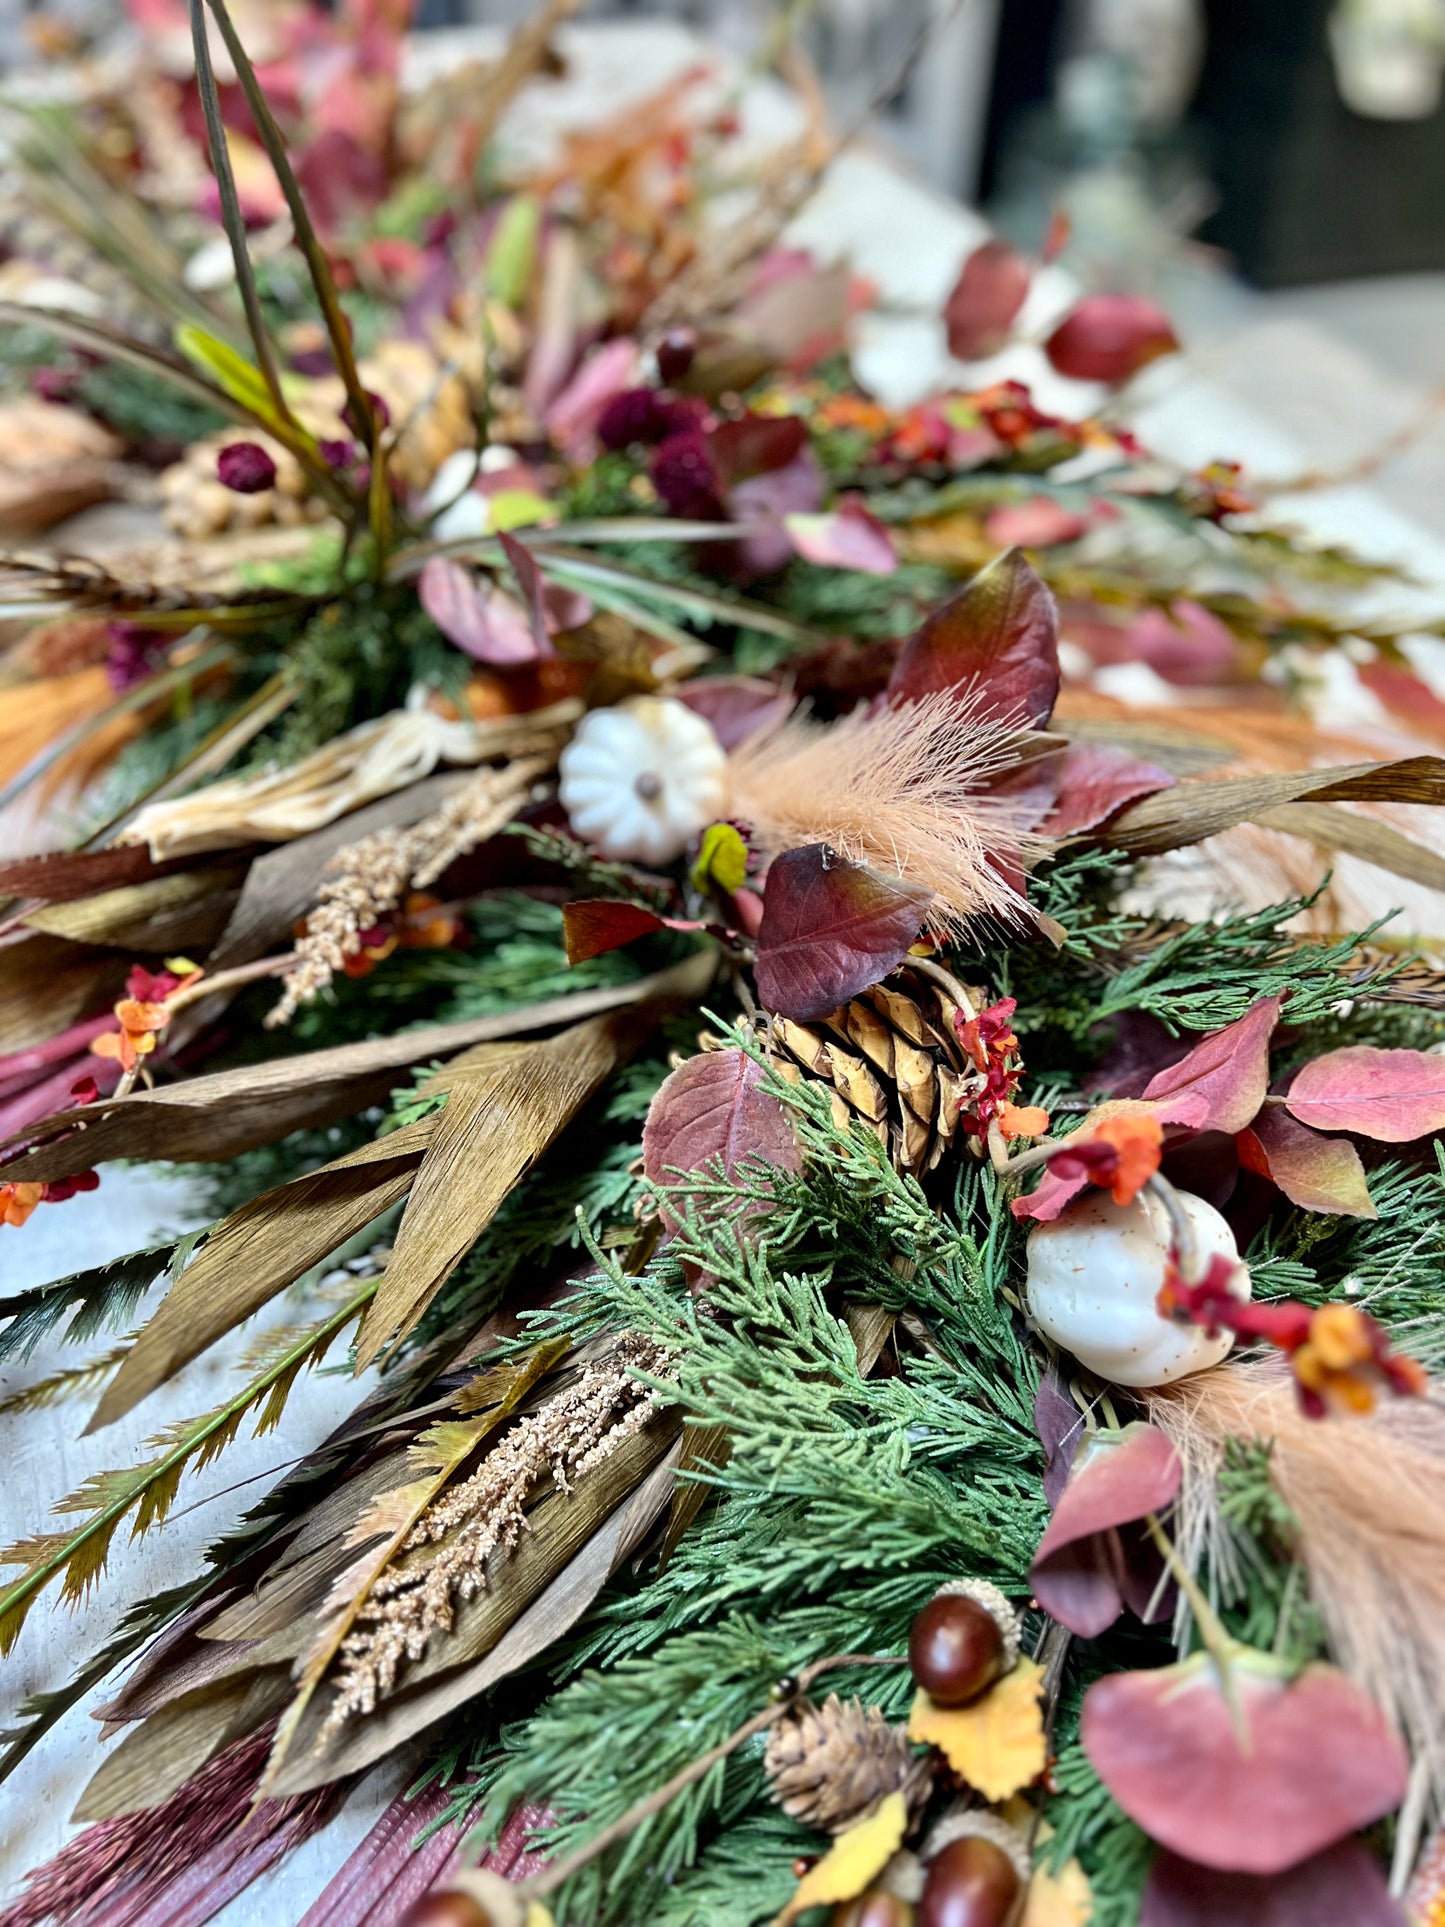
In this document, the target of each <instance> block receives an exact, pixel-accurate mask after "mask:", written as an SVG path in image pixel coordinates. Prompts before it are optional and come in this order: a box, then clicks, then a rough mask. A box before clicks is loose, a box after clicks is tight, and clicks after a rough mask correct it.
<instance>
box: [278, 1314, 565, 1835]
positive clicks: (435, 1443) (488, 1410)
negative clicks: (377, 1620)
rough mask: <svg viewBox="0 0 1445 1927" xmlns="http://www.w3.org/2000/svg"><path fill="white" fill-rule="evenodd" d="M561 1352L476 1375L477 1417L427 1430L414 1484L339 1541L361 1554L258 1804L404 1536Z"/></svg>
mask: <svg viewBox="0 0 1445 1927" xmlns="http://www.w3.org/2000/svg"><path fill="white" fill-rule="evenodd" d="M569 1349H570V1346H569V1344H568V1342H567V1341H566V1340H560V1341H557V1340H554V1341H550V1342H548V1343H546V1344H543V1345H539V1346H538V1347H537V1348H536V1350H535V1351H533V1352H531V1353H530V1354H529V1355H528V1356H527V1357H526V1358H524V1359H522V1360H521V1361H519V1363H517V1364H515V1365H505V1366H502V1367H499V1368H498V1369H497V1370H496V1371H493V1372H487V1373H484V1374H482V1376H481V1378H479V1379H478V1380H475V1381H474V1382H473V1384H472V1385H471V1386H469V1387H464V1388H463V1389H464V1390H465V1391H469V1392H471V1393H472V1394H473V1396H474V1397H475V1396H477V1395H478V1394H480V1393H482V1392H483V1391H484V1390H485V1392H486V1394H487V1398H488V1402H487V1404H486V1406H485V1408H484V1409H482V1410H481V1412H480V1415H479V1416H478V1417H476V1418H473V1419H471V1420H469V1421H468V1420H457V1419H443V1420H441V1421H439V1422H438V1423H437V1424H435V1425H431V1426H428V1427H427V1429H426V1430H425V1431H424V1432H423V1433H422V1434H421V1436H420V1437H419V1438H418V1439H417V1441H416V1443H415V1444H414V1445H413V1446H412V1447H411V1448H410V1450H409V1451H408V1453H407V1461H408V1464H409V1466H410V1468H411V1470H412V1471H413V1472H415V1473H416V1474H417V1475H418V1476H417V1477H415V1478H413V1479H412V1480H411V1481H410V1482H409V1483H408V1484H406V1485H402V1486H391V1487H388V1488H387V1489H386V1490H385V1491H382V1492H379V1493H378V1494H377V1495H376V1498H375V1499H374V1500H373V1502H372V1504H371V1505H370V1506H368V1507H367V1509H366V1511H365V1512H364V1513H363V1514H362V1516H361V1518H360V1519H359V1520H358V1521H357V1522H356V1524H355V1525H354V1526H353V1527H352V1529H351V1531H350V1532H348V1533H347V1535H346V1541H345V1543H346V1544H347V1545H348V1546H352V1547H361V1546H365V1547H368V1548H369V1549H368V1550H367V1551H366V1552H364V1553H363V1554H362V1556H361V1558H360V1559H358V1560H357V1561H355V1562H354V1563H353V1564H352V1565H350V1566H348V1568H347V1569H346V1571H345V1572H343V1573H342V1574H341V1576H340V1578H339V1579H338V1580H337V1581H336V1583H335V1584H334V1585H333V1587H332V1589H331V1592H330V1594H329V1595H328V1597H327V1601H326V1608H325V1610H326V1614H327V1616H326V1617H325V1618H324V1619H323V1621H322V1624H321V1627H320V1630H319V1631H318V1633H317V1636H316V1638H315V1639H314V1640H313V1642H312V1644H311V1646H310V1648H309V1650H308V1651H307V1652H306V1653H305V1655H304V1657H303V1659H302V1661H301V1664H300V1667H299V1669H298V1672H297V1683H298V1687H299V1690H298V1692H297V1694H296V1697H295V1698H294V1699H293V1700H292V1702H291V1704H290V1705H289V1706H288V1707H287V1709H286V1711H285V1712H284V1713H283V1714H282V1716H281V1719H280V1722H279V1723H278V1725H277V1727H276V1737H275V1739H274V1741H273V1742H272V1746H271V1756H270V1758H269V1759H268V1761H267V1762H266V1771H265V1773H264V1774H263V1775H262V1778H261V1786H260V1789H259V1795H260V1797H265V1796H266V1795H267V1794H268V1793H269V1792H270V1790H271V1787H272V1786H273V1785H274V1783H275V1781H276V1778H277V1776H278V1774H279V1773H280V1771H281V1766H282V1763H283V1762H284V1760H285V1758H286V1756H287V1754H288V1753H289V1752H290V1750H291V1743H292V1741H293V1740H294V1738H295V1737H296V1732H297V1729H298V1727H299V1726H300V1723H301V1719H302V1716H303V1715H304V1713H305V1711H306V1708H307V1707H308V1706H309V1705H310V1704H311V1700H312V1696H313V1695H314V1694H315V1692H316V1689H317V1687H318V1686H320V1684H321V1682H322V1680H323V1679H324V1678H325V1676H326V1673H327V1670H328V1669H329V1667H330V1665H331V1662H332V1661H333V1660H334V1659H335V1657H336V1655H337V1653H338V1652H339V1651H340V1648H341V1642H342V1640H343V1639H345V1637H346V1635H347V1634H348V1633H349V1632H350V1631H351V1628H352V1627H353V1626H354V1625H355V1624H356V1620H357V1617H358V1615H359V1614H360V1612H361V1610H362V1608H363V1607H364V1606H365V1604H366V1602H367V1600H368V1599H369V1598H370V1597H371V1591H372V1588H373V1586H374V1585H375V1584H376V1581H377V1580H378V1579H379V1578H380V1577H381V1574H382V1573H383V1572H384V1571H385V1570H386V1568H387V1566H388V1565H390V1563H391V1561H392V1560H393V1559H394V1558H395V1557H396V1555H397V1553H398V1552H399V1551H400V1550H401V1548H402V1545H403V1544H404V1542H405V1540H406V1537H407V1534H408V1533H409V1532H410V1531H411V1529H412V1527H413V1526H414V1525H415V1524H416V1522H417V1520H418V1519H420V1518H421V1516H422V1514H423V1513H424V1512H425V1511H426V1509H427V1507H428V1506H429V1505H430V1504H431V1502H432V1500H433V1499H434V1498H435V1497H436V1496H437V1494H438V1493H439V1492H440V1491H441V1489H442V1487H443V1486H444V1485H445V1484H446V1483H447V1481H448V1479H450V1478H451V1477H452V1475H453V1474H454V1473H455V1472H457V1471H458V1470H459V1469H460V1468H461V1466H462V1465H463V1464H465V1462H466V1460H467V1459H468V1458H470V1457H471V1455H472V1453H473V1452H474V1451H475V1449H476V1448H477V1446H478V1445H479V1444H480V1443H481V1441H482V1440H483V1439H484V1438H485V1437H486V1436H487V1434H488V1433H489V1432H492V1431H494V1430H495V1429H496V1427H497V1426H498V1425H500V1424H501V1422H502V1420H503V1419H504V1418H506V1417H508V1416H509V1415H510V1414H511V1413H512V1412H514V1411H515V1410H516V1408H517V1406H518V1405H519V1404H520V1402H521V1401H522V1399H523V1398H525V1397H526V1395H527V1393H528V1392H529V1391H530V1390H531V1389H532V1387H533V1386H534V1385H535V1384H536V1383H537V1382H538V1380H539V1379H540V1378H542V1377H543V1376H545V1374H546V1373H547V1372H549V1371H550V1370H551V1369H552V1367H553V1366H554V1365H555V1364H557V1363H558V1362H559V1361H560V1359H561V1358H562V1357H563V1356H564V1355H565V1354H566V1352H567V1351H568V1350H569ZM484 1381H485V1383H484ZM473 1409H475V1407H474V1408H473ZM378 1537H379V1538H380V1544H379V1545H373V1544H372V1543H371V1542H372V1541H373V1540H376V1539H377V1538H378Z"/></svg>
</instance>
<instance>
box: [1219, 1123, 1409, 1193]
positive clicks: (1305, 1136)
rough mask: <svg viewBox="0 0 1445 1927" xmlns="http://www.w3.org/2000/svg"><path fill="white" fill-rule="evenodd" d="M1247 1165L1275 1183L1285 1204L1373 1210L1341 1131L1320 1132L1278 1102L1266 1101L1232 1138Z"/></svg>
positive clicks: (1356, 1154)
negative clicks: (1333, 1134)
mask: <svg viewBox="0 0 1445 1927" xmlns="http://www.w3.org/2000/svg"><path fill="white" fill-rule="evenodd" d="M1235 1143H1236V1144H1237V1145H1238V1147H1239V1161H1240V1163H1241V1164H1242V1165H1244V1166H1245V1168H1246V1169H1247V1170H1250V1171H1257V1172H1258V1173H1259V1175H1260V1176H1261V1177H1264V1178H1269V1179H1270V1180H1271V1181H1272V1182H1273V1183H1275V1184H1277V1185H1278V1186H1279V1188H1280V1190H1281V1191H1283V1193H1284V1194H1285V1196H1286V1197H1287V1198H1288V1199H1289V1201H1290V1203H1291V1204H1297V1205H1299V1206H1300V1207H1301V1209H1302V1210H1305V1211H1328V1212H1332V1213H1334V1215H1335V1216H1337V1217H1342V1218H1374V1217H1377V1216H1378V1215H1379V1214H1378V1213H1377V1212H1376V1210H1375V1206H1374V1201H1373V1200H1372V1199H1371V1197H1370V1187H1369V1185H1368V1184H1366V1182H1365V1167H1364V1165H1363V1164H1361V1162H1360V1154H1359V1152H1358V1151H1357V1150H1356V1149H1355V1147H1354V1145H1353V1144H1351V1142H1350V1140H1349V1139H1348V1138H1347V1137H1321V1136H1320V1134H1319V1132H1318V1131H1312V1130H1311V1129H1310V1128H1309V1126H1308V1125H1307V1124H1301V1123H1300V1121H1299V1119H1298V1118H1294V1117H1291V1116H1290V1114H1289V1112H1288V1111H1287V1110H1286V1109H1285V1108H1284V1106H1283V1105H1282V1104H1266V1105H1265V1107H1264V1109H1263V1110H1262V1111H1261V1112H1260V1114H1259V1116H1258V1117H1257V1118H1256V1119H1255V1120H1254V1123H1253V1124H1252V1125H1251V1126H1250V1127H1249V1129H1248V1130H1246V1131H1241V1132H1240V1133H1239V1136H1238V1137H1237V1138H1236V1139H1235Z"/></svg>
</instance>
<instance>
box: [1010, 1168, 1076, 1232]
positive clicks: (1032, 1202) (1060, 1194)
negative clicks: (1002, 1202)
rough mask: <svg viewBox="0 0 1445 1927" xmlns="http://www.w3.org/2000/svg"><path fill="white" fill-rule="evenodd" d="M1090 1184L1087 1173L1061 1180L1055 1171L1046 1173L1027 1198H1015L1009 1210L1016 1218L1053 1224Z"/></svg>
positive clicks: (1035, 1222)
mask: <svg viewBox="0 0 1445 1927" xmlns="http://www.w3.org/2000/svg"><path fill="white" fill-rule="evenodd" d="M1088 1182H1089V1176H1088V1173H1087V1172H1086V1171H1080V1172H1078V1173H1077V1174H1076V1175H1075V1176H1074V1177H1069V1178H1061V1177H1059V1176H1058V1175H1057V1173H1055V1172H1053V1171H1047V1170H1046V1171H1045V1172H1044V1175H1043V1177H1042V1179H1041V1180H1040V1181H1039V1183H1038V1184H1036V1185H1035V1186H1034V1188H1033V1190H1032V1191H1030V1192H1029V1194H1028V1196H1027V1197H1023V1198H1015V1199H1014V1201H1013V1203H1012V1204H1011V1205H1010V1206H1009V1209H1010V1210H1011V1211H1012V1212H1013V1214H1014V1216H1015V1217H1016V1218H1024V1219H1028V1220H1029V1221H1030V1222H1032V1223H1033V1224H1052V1223H1053V1221H1054V1219H1055V1218H1057V1217H1058V1215H1059V1213H1060V1212H1061V1211H1062V1210H1063V1208H1064V1206H1065V1205H1066V1204H1067V1203H1068V1202H1069V1200H1070V1199H1071V1198H1076V1197H1077V1196H1078V1195H1079V1193H1080V1192H1081V1191H1082V1190H1083V1188H1084V1186H1085V1185H1086V1184H1087V1183H1088Z"/></svg>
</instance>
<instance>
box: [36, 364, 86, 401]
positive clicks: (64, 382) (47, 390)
mask: <svg viewBox="0 0 1445 1927" xmlns="http://www.w3.org/2000/svg"><path fill="white" fill-rule="evenodd" d="M30 386H31V388H32V390H33V391H34V392H35V393H36V394H37V395H39V397H40V399H41V400H42V401H54V402H68V401H69V400H70V399H71V397H72V396H73V395H74V393H75V376H74V374H73V373H71V372H69V371H68V370H66V369H64V368H34V369H32V370H31V373H30Z"/></svg>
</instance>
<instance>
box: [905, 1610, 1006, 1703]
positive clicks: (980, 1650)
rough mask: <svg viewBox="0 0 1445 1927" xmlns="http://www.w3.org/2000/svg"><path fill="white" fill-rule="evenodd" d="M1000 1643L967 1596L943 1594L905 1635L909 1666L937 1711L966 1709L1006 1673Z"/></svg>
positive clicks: (998, 1632) (992, 1622) (997, 1631)
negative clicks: (940, 1709)
mask: <svg viewBox="0 0 1445 1927" xmlns="http://www.w3.org/2000/svg"><path fill="white" fill-rule="evenodd" d="M1004 1663H1005V1661H1004V1638H1003V1630H1002V1628H1001V1627H1000V1626H999V1623H998V1621H997V1620H996V1619H995V1618H994V1616H993V1614H992V1613H991V1612H990V1611H989V1610H988V1608H987V1607H986V1606H981V1605H980V1604H979V1603H978V1601H977V1600H976V1599H970V1598H969V1597H968V1595H967V1594H966V1593H961V1592H941V1593H939V1595H938V1597H937V1598H936V1599H930V1600H929V1602H928V1604H927V1605H926V1606H925V1607H924V1608H923V1610H922V1612H921V1613H919V1614H918V1616H917V1618H916V1619H915V1620H914V1622H913V1627H912V1630H911V1631H910V1633H909V1635H908V1664H909V1666H910V1667H911V1668H912V1669H913V1677H914V1679H916V1680H917V1682H918V1684H919V1685H920V1686H921V1687H922V1688H923V1690H924V1692H925V1693H927V1695H928V1697H929V1698H930V1699H931V1700H932V1701H933V1703H934V1704H935V1706H966V1705H967V1704H968V1702H969V1701H970V1700H976V1699H977V1698H978V1696H979V1694H980V1693H986V1692H987V1691H988V1689H989V1687H990V1686H992V1685H993V1683H994V1681H995V1680H996V1679H997V1678H998V1677H999V1676H1000V1674H1001V1673H1002V1672H1003V1670H1004Z"/></svg>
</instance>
